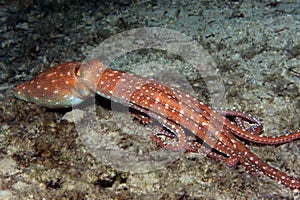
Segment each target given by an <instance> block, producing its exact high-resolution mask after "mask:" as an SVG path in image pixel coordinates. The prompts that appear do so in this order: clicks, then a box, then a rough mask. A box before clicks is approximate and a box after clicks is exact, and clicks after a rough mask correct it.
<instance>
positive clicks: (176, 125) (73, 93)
mask: <svg viewBox="0 0 300 200" xmlns="http://www.w3.org/2000/svg"><path fill="white" fill-rule="evenodd" d="M94 93H97V94H98V95H100V96H102V97H105V98H108V99H110V100H111V101H114V102H117V103H120V104H122V105H124V106H127V107H129V108H130V109H131V111H132V114H133V115H134V116H135V117H136V118H137V119H138V120H140V121H141V122H142V123H144V124H150V123H151V122H153V121H154V120H155V121H157V122H158V123H159V124H160V125H162V129H161V130H160V131H155V132H153V134H152V135H151V138H152V139H153V141H154V142H155V143H156V144H157V145H159V146H161V147H164V148H166V149H168V150H172V151H187V152H195V153H200V152H202V153H205V154H206V155H207V156H208V157H211V158H213V159H217V160H221V161H223V162H225V163H226V164H227V165H228V166H231V167H234V166H237V165H242V166H244V167H245V170H246V171H247V172H249V173H258V172H259V173H263V174H265V175H267V176H268V177H270V178H271V179H274V180H276V181H278V182H279V183H281V184H283V185H285V186H286V187H289V188H290V189H292V190H294V191H299V189H300V179H298V178H295V177H292V176H289V175H287V174H285V173H284V172H282V171H280V170H279V169H277V168H275V167H273V166H271V165H269V164H268V163H266V162H264V161H263V160H262V159H261V158H259V157H258V156H257V155H256V154H254V153H253V152H251V151H250V150H249V148H248V147H247V145H246V142H248V144H266V145H279V144H283V143H287V142H291V141H294V140H298V139H299V138H300V130H297V131H295V132H292V133H289V134H286V135H280V136H274V137H268V136H264V135H262V134H261V133H262V131H263V127H262V123H261V122H260V121H259V120H258V119H257V118H255V117H253V116H251V115H249V114H246V113H244V112H240V111H233V110H215V109H213V108H211V107H210V106H208V105H206V104H204V103H203V102H201V101H200V100H198V99H197V98H195V97H193V96H191V95H189V94H188V93H186V92H184V91H181V90H180V89H178V88H177V87H171V86H167V85H164V84H162V83H160V82H158V81H155V80H153V79H148V78H144V77H141V76H137V75H135V74H132V73H128V72H123V71H117V70H113V69H110V68H107V67H105V66H104V65H103V64H102V63H101V62H100V61H97V60H91V61H88V62H85V63H80V62H67V63H63V64H60V65H57V66H54V67H52V68H50V69H48V70H46V71H44V72H42V73H41V74H40V75H38V76H36V77H34V78H33V79H31V80H29V81H27V82H24V83H22V84H20V85H18V86H17V87H16V88H15V90H14V94H15V96H16V97H17V98H19V99H21V100H24V101H27V102H31V103H35V104H37V105H39V106H43V107H47V108H55V109H56V108H64V107H71V106H74V105H78V104H80V103H81V102H83V101H84V100H85V99H87V98H89V97H90V96H92V95H93V94H94Z"/></svg>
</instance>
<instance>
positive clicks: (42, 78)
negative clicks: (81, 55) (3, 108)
mask: <svg viewBox="0 0 300 200" xmlns="http://www.w3.org/2000/svg"><path fill="white" fill-rule="evenodd" d="M80 70H81V64H80V63H79V62H68V63H63V64H60V65H57V66H54V67H52V68H50V69H48V70H46V71H44V72H42V73H41V74H40V75H38V76H36V77H34V78H33V79H31V80H29V81H27V82H25V83H22V84H20V85H18V86H17V87H16V88H15V90H14V94H15V96H16V97H17V98H19V99H22V100H25V101H28V102H32V103H35V104H37V105H39V106H43V107H47V108H62V107H71V106H73V105H77V104H80V103H81V102H82V101H84V100H85V99H86V98H87V97H89V96H90V95H91V91H90V89H89V88H88V87H87V86H86V85H85V84H82V83H81V82H80V81H79V77H80V74H81V71H80Z"/></svg>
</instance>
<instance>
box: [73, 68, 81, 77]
mask: <svg viewBox="0 0 300 200" xmlns="http://www.w3.org/2000/svg"><path fill="white" fill-rule="evenodd" d="M74 72H75V76H77V77H80V75H81V72H80V65H76V66H75V68H74Z"/></svg>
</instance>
